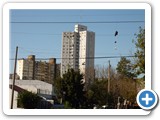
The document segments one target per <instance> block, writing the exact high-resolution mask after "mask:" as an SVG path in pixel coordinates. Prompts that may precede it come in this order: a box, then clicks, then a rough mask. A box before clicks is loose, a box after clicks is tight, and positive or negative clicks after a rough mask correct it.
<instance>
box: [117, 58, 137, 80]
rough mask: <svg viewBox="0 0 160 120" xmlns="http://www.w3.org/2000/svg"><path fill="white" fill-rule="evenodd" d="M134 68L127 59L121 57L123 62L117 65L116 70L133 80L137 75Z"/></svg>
mask: <svg viewBox="0 0 160 120" xmlns="http://www.w3.org/2000/svg"><path fill="white" fill-rule="evenodd" d="M132 66H133V65H132V64H131V61H130V60H128V59H126V57H121V60H120V61H119V62H118V64H117V68H116V70H117V72H118V73H119V74H120V75H122V76H124V77H128V78H133V77H134V76H135V74H134V72H133V68H132Z"/></svg>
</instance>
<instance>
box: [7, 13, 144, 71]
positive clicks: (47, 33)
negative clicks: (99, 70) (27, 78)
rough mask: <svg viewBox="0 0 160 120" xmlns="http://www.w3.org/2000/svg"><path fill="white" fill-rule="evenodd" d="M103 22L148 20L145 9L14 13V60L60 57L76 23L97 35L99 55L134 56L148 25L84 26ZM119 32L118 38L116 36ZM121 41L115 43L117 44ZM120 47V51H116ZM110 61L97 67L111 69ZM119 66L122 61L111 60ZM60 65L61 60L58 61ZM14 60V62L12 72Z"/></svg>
mask: <svg viewBox="0 0 160 120" xmlns="http://www.w3.org/2000/svg"><path fill="white" fill-rule="evenodd" d="M102 21H109V22H114V21H145V11H144V10H11V11H10V58H14V56H15V48H16V46H19V52H18V58H26V57H27V56H28V55H31V54H34V55H36V58H51V57H55V58H60V57H61V43H62V32H65V31H74V25H75V24H77V23H78V24H82V25H86V26H87V27H88V30H89V31H93V32H95V36H96V37H95V56H96V57H101V56H121V55H133V53H134V52H135V45H134V43H132V39H135V36H134V34H135V33H137V32H138V30H139V27H140V26H141V27H142V28H144V25H145V22H132V23H81V22H102ZM12 22H75V23H61V24H60V23H12ZM115 31H118V33H119V34H118V36H117V37H115V36H114V33H115ZM115 40H116V41H117V43H116V44H115V43H114V41H115ZM115 47H117V50H115ZM108 60H109V59H95V65H105V66H107V61H108ZM110 61H111V65H112V66H113V67H116V64H117V63H118V61H119V59H110ZM57 62H58V63H60V60H57ZM12 71H13V61H11V62H10V72H12Z"/></svg>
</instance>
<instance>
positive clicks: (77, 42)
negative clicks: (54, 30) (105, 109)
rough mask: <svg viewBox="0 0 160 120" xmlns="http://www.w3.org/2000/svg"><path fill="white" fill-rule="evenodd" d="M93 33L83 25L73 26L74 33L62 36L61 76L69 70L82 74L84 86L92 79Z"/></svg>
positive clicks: (65, 33) (64, 33) (66, 33)
mask: <svg viewBox="0 0 160 120" xmlns="http://www.w3.org/2000/svg"><path fill="white" fill-rule="evenodd" d="M94 50H95V33H94V32H91V31H88V30H87V27H86V26H84V25H79V24H78V25H75V29H74V32H63V34H62V62H61V76H62V75H63V74H64V73H65V72H67V70H68V69H69V68H73V69H74V70H80V72H81V73H83V74H84V81H85V83H86V85H89V84H90V82H92V80H93V79H94Z"/></svg>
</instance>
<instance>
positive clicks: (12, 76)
mask: <svg viewBox="0 0 160 120" xmlns="http://www.w3.org/2000/svg"><path fill="white" fill-rule="evenodd" d="M13 78H14V74H9V79H12V80H13ZM15 79H16V80H19V75H18V74H17V73H16V74H15Z"/></svg>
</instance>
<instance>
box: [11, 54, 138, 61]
mask: <svg viewBox="0 0 160 120" xmlns="http://www.w3.org/2000/svg"><path fill="white" fill-rule="evenodd" d="M121 57H126V58H132V57H138V56H133V55H127V56H102V57H85V58H56V59H105V58H111V59H114V58H121ZM21 59H27V58H18V60H21ZM49 59H50V58H36V60H49ZM10 60H14V58H11V59H10Z"/></svg>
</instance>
